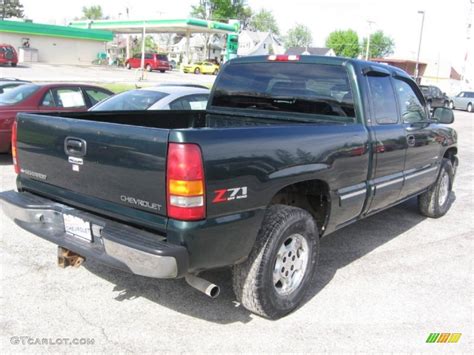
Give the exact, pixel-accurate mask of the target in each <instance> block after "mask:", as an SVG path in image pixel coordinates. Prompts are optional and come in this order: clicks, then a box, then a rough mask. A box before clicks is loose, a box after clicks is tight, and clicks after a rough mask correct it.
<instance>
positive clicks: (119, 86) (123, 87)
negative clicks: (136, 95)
mask: <svg viewBox="0 0 474 355" xmlns="http://www.w3.org/2000/svg"><path fill="white" fill-rule="evenodd" d="M98 85H99V86H102V87H103V88H106V89H109V90H110V91H113V92H114V93H116V94H118V93H120V92H124V91H128V90H134V89H140V88H144V87H147V86H153V85H152V84H150V85H148V84H141V83H138V84H136V85H135V84H127V83H99V84H98Z"/></svg>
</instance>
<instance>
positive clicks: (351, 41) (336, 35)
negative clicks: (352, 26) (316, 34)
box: [326, 30, 360, 58]
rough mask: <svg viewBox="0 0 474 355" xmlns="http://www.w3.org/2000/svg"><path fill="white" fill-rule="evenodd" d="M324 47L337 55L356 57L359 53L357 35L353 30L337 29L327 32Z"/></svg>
mask: <svg viewBox="0 0 474 355" xmlns="http://www.w3.org/2000/svg"><path fill="white" fill-rule="evenodd" d="M326 47H328V48H331V49H333V50H334V52H335V53H336V55H338V56H341V57H349V58H356V57H357V56H358V55H359V53H360V45H359V36H358V35H357V33H356V32H355V31H353V30H345V31H342V30H337V31H334V32H331V33H330V34H329V36H328V38H327V39H326Z"/></svg>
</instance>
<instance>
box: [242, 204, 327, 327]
mask: <svg viewBox="0 0 474 355" xmlns="http://www.w3.org/2000/svg"><path fill="white" fill-rule="evenodd" d="M318 255H319V234H318V229H317V227H316V222H315V220H314V218H313V217H312V216H311V215H310V214H309V213H308V212H307V211H305V210H303V209H301V208H296V207H290V206H284V205H274V206H271V207H269V208H268V209H267V212H266V215H265V218H264V221H263V224H262V228H261V230H260V232H259V234H258V236H257V240H256V242H255V245H254V248H253V250H252V252H251V253H250V255H249V257H248V259H247V260H246V261H245V262H243V263H242V264H238V265H236V266H234V270H233V286H234V292H235V295H236V297H237V300H238V301H239V302H241V303H242V305H243V306H244V307H245V308H247V309H248V310H249V311H251V312H253V313H256V314H258V315H261V316H263V317H267V318H271V319H277V318H280V317H282V316H284V315H286V314H288V313H289V312H291V311H292V310H294V309H295V308H296V307H298V305H299V304H300V303H301V301H302V300H303V298H304V296H305V294H306V292H307V291H308V288H309V285H310V283H311V280H312V276H313V274H314V271H315V268H316V265H317V261H318Z"/></svg>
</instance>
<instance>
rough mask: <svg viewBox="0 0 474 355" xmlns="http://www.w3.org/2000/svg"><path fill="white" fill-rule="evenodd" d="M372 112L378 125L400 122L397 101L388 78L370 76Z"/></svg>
mask: <svg viewBox="0 0 474 355" xmlns="http://www.w3.org/2000/svg"><path fill="white" fill-rule="evenodd" d="M367 79H368V82H369V90H370V96H371V100H370V101H371V102H372V110H373V115H374V118H375V121H376V122H377V124H393V123H397V122H398V111H397V101H396V99H395V94H394V92H393V87H392V83H391V82H390V77H388V76H368V77H367Z"/></svg>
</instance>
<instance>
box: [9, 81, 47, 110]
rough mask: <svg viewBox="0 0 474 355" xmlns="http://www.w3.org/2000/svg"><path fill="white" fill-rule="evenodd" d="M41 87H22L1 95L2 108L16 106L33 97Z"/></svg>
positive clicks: (32, 85) (31, 85)
mask: <svg viewBox="0 0 474 355" xmlns="http://www.w3.org/2000/svg"><path fill="white" fill-rule="evenodd" d="M39 88H40V87H39V86H38V85H34V84H30V85H20V86H17V87H15V88H13V89H11V90H7V91H5V93H4V94H1V95H0V106H7V105H15V104H18V103H20V102H22V101H24V100H26V99H27V98H28V97H30V96H31V95H33V94H34V93H35V92H36V91H37V90H38V89H39Z"/></svg>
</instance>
